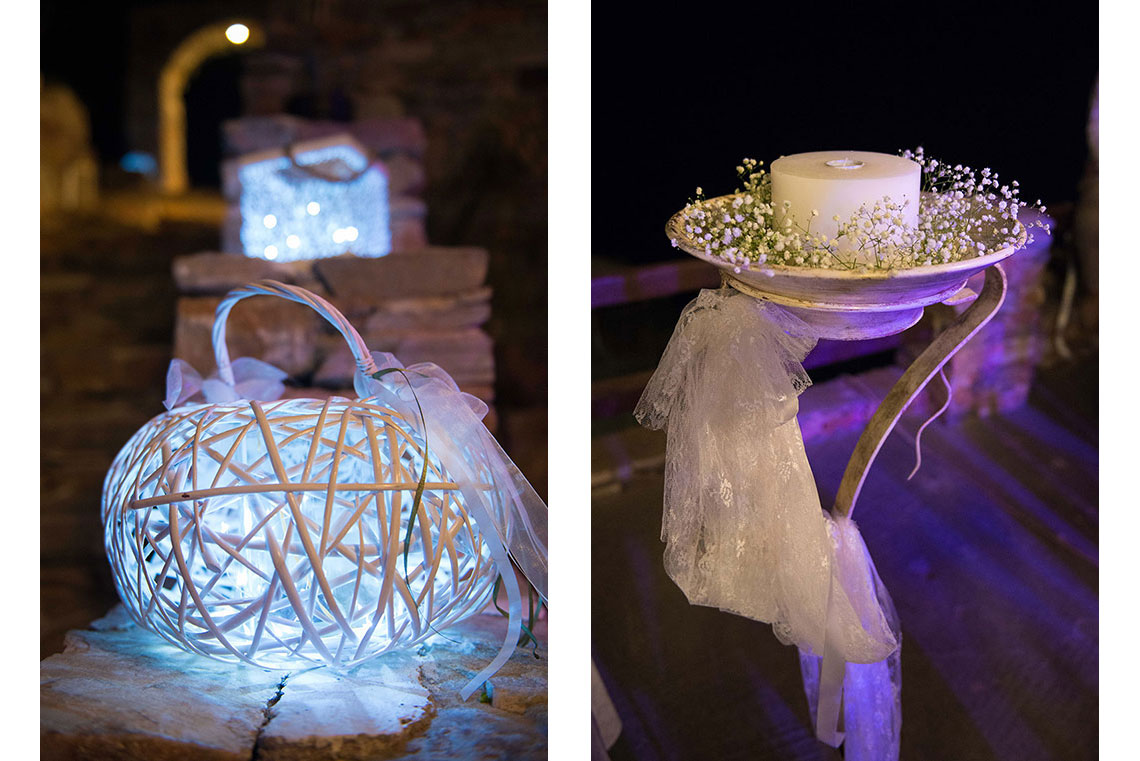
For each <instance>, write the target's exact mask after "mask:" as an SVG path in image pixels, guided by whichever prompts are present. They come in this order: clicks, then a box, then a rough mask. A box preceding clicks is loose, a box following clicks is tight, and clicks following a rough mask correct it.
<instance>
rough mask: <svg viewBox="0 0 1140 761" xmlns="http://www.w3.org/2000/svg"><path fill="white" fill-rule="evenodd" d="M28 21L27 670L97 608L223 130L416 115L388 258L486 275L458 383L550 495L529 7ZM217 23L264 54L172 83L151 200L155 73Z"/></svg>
mask: <svg viewBox="0 0 1140 761" xmlns="http://www.w3.org/2000/svg"><path fill="white" fill-rule="evenodd" d="M41 8H42V11H41V26H42V62H41V144H42V149H41V158H40V161H41V188H42V190H41V218H40V223H41V230H42V234H41V326H40V331H41V415H42V423H41V435H42V448H41V493H42V502H41V526H42V529H41V657H44V656H47V655H49V654H51V653H54V652H59V650H60V649H61V648H62V644H63V635H64V632H65V631H66V630H67V629H70V628H75V627H81V626H85V625H86V624H87V623H88V622H89V621H90V620H92V619H93V618H96V617H97V616H99V615H102V614H103V613H104V612H105V611H106V610H107V608H109V607H110V605H111V604H112V603H113V602H114V601H115V593H114V590H113V587H112V585H111V580H110V574H109V572H108V570H107V568H106V560H105V559H104V557H103V550H102V542H101V530H100V523H99V496H100V491H101V488H102V479H103V475H104V474H105V472H106V469H107V467H108V466H109V465H110V462H111V459H112V458H113V457H114V455H115V453H116V452H117V451H118V449H119V448H120V447H121V446H122V445H123V444H124V443H125V442H126V440H127V438H128V437H129V436H130V435H131V434H132V433H133V432H134V431H135V430H137V429H138V428H139V427H140V426H141V425H142V424H143V423H145V422H146V421H147V420H148V419H150V418H151V417H153V416H154V415H156V414H158V413H160V412H161V411H162V409H163V408H162V397H163V394H164V378H165V371H166V366H167V363H168V362H169V361H170V359H171V357H172V347H173V343H174V332H175V324H176V311H177V304H178V296H179V290H180V287H181V291H182V292H183V293H187V294H189V293H191V292H193V291H194V288H193V287H190V288H188V287H186V281H185V278H183V280H182V281H180V282H179V283H178V284H177V285H176V280H175V277H174V274H173V273H172V268H173V265H174V261H175V259H178V258H181V257H194V256H201V255H203V254H209V253H210V252H219V251H224V250H225V248H224V247H223V245H222V236H221V232H222V229H223V224H224V217H225V212H226V206H227V202H226V200H225V198H224V195H223V187H222V162H223V159H224V157H225V156H226V155H233V154H235V153H237V152H240V151H239V150H238V149H239V148H240V146H236V147H235V146H230V147H229V148H227V144H226V138H227V137H228V138H230V139H231V141H232V140H236V139H238V138H240V135H237V134H236V133H234V132H233V128H232V127H231V131H230V132H229V133H225V135H224V130H225V125H226V124H227V123H228V124H231V125H233V124H235V123H238V124H240V123H246V124H248V123H250V122H249V120H250V119H255V120H256V118H259V117H272V118H273V119H277V120H281V119H285V120H286V121H287V120H288V119H294V120H298V122H299V123H300V122H303V123H314V124H333V125H334V126H336V125H343V126H344V127H345V128H346V131H352V129H351V128H352V127H353V126H354V125H362V124H375V123H384V124H389V125H393V124H411V125H414V126H413V127H411V128H410V129H412V130H413V134H411V135H410V137H409V135H408V134H407V133H405V134H404V137H403V138H402V139H404V140H405V143H404V145H412V146H413V147H414V148H416V151H411V152H410V153H409V155H404V156H399V157H396V156H389V157H388V158H389V159H390V160H393V165H392V166H391V167H390V169H391V170H392V171H393V172H394V173H398V174H399V176H400V178H401V179H400V182H401V183H403V185H402V187H403V188H405V189H409V190H410V192H414V194H415V195H416V196H417V197H418V198H419V199H421V201H420V205H419V206H416V208H415V209H413V210H412V212H413V213H414V214H415V215H416V216H417V219H419V220H420V222H421V227H420V229H421V230H422V232H420V233H419V235H420V236H421V239H418V240H412V241H411V242H410V243H408V244H407V246H406V248H410V249H413V250H419V251H421V252H423V253H426V255H428V256H431V250H432V249H431V248H426V249H425V248H424V246H426V245H427V244H428V243H430V246H431V247H439V248H441V249H443V250H447V251H449V252H450V255H451V257H452V258H454V257H456V256H459V257H460V258H462V257H463V256H464V254H463V253H462V252H464V251H466V252H472V251H477V250H481V251H482V253H481V254H470V253H469V254H467V256H468V258H470V257H471V256H475V257H476V258H478V257H480V256H482V257H484V260H481V261H477V262H475V265H474V266H475V267H476V269H480V268H482V270H483V271H485V272H486V275H485V278H484V280H483V283H482V284H481V285H478V286H477V287H476V285H470V284H468V285H470V287H467V286H465V288H466V292H469V293H475V294H476V295H477V296H479V298H477V299H476V303H475V307H476V311H478V312H479V315H478V316H479V317H480V320H479V321H480V322H482V326H481V330H482V331H483V333H485V335H486V336H487V337H488V339H489V340H487V341H486V343H485V344H480V346H486V347H487V348H488V350H489V349H490V346H493V387H490V383H489V381H490V380H491V378H490V377H488V376H486V374H484V376H482V377H480V378H476V379H475V380H476V381H478V383H476V384H475V385H479V384H480V383H481V384H483V385H485V386H488V387H487V388H486V389H485V395H488V396H492V397H493V399H494V407H495V413H496V417H497V420H496V421H495V423H496V425H497V435H498V437H499V439H500V441H501V442H502V443H503V446H504V448H505V449H506V451H507V452H508V453H509V454H510V455H511V456H512V457H513V458H514V459H515V461H516V462H517V463H518V464H519V466H520V468H521V469H522V470H523V471H524V472H525V473H526V474H527V476H528V477H529V478H530V480H531V482H532V483H533V484H534V486H535V488H536V489H537V491H538V492H539V493H540V494H541V495H542V496H543V497H545V496H546V403H547V401H546V388H547V376H546V351H547V345H546V340H547V339H546V325H547V323H546V266H547V264H546V231H547V225H546V165H547V164H546V133H547V130H546V102H547V87H546V81H547V65H546V38H547V28H546V4H545V2H541V1H534V0H508V1H507V2H496V3H493V4H488V3H480V2H473V1H472V0H439V1H438V2H431V3H424V2H412V1H411V0H374V1H370V2H357V1H353V0H296V1H294V2H208V1H203V2H194V1H189V2H141V1H139V0H134V1H133V2H123V3H104V4H99V5H97V6H95V5H83V4H79V3H65V2H58V1H57V0H48V1H47V2H45V3H43V4H42V6H41ZM231 20H243V21H246V23H250V25H251V26H255V27H256V28H257V29H258V30H259V32H260V33H262V34H263V36H264V39H263V44H260V45H259V46H253V45H252V44H251V45H250V46H249V47H248V48H247V47H243V46H236V45H235V46H233V47H232V48H230V49H226V50H223V51H220V52H218V53H216V54H214V55H212V56H210V57H208V58H206V60H204V61H203V62H201V63H200V65H198V66H197V67H196V68H195V69H194V70H193V71H192V72H189V77H188V79H187V82H186V86H185V90H184V93H183V95H182V100H181V103H182V105H183V106H184V110H185V156H184V161H185V168H186V178H187V182H186V183H185V185H186V186H185V188H184V189H178V191H177V192H169V186H166V187H167V192H164V191H163V187H164V184H163V183H164V178H163V167H162V161H161V159H162V151H161V141H160V135H161V134H162V129H163V128H162V124H161V123H160V122H161V120H160V118H159V114H160V111H159V97H158V92H159V81H160V79H161V78H162V76H163V75H164V71H165V72H168V71H170V69H171V67H172V66H173V64H172V61H171V58H172V55H173V54H174V52H175V51H176V50H177V49H179V47H180V46H183V43H184V42H185V41H186V40H187V39H188V38H190V37H191V35H193V34H194V33H195V32H196V31H198V30H200V29H202V28H204V27H208V26H210V25H214V24H219V23H221V24H225V23H229V22H230V21H231ZM251 42H252V40H251ZM235 120H242V121H241V122H235ZM417 130H418V131H417ZM409 140H410V143H409V142H408V141H409ZM417 151H418V153H417ZM412 154H414V155H412ZM231 263H232V262H231ZM443 264H446V262H442V263H441V265H440V266H442V265H443ZM206 271H209V267H207V268H206ZM183 272H184V273H185V266H184V267H183ZM199 272H201V269H199ZM438 274H439V273H438V272H433V276H438ZM465 277H467V279H470V276H465ZM480 289H482V290H480ZM206 290H208V289H206ZM488 290H489V294H490V295H489V299H490V300H489V306H490V313H489V315H487V314H486V313H485V308H484V307H483V305H484V303H485V302H486V299H487V291H488ZM197 293H198V294H199V297H201V294H202V293H203V290H202V289H199V290H198V291H197ZM398 295H399V294H389V295H388V296H387V298H393V299H395V298H396V297H397V296H398ZM414 295H415V296H417V297H418V296H421V295H422V294H418V293H417V294H414ZM397 300H398V299H397ZM438 306H439V308H440V309H441V310H444V311H446V310H447V309H448V308H450V306H454V305H448V304H441V305H438ZM241 309H242V308H241V307H238V310H237V312H235V316H240V315H239V314H238V313H240V311H241ZM297 309H298V310H302V308H301V307H297ZM254 311H256V310H254ZM357 327H358V328H364V327H365V326H364V325H359V324H358V325H357ZM480 340H482V339H480ZM201 348H204V347H201ZM374 348H378V349H379V348H383V347H374ZM389 350H391V347H389ZM423 358H424V357H419V358H418V359H423ZM426 358H429V359H430V356H429V357H426ZM408 361H415V359H412V360H408ZM440 364H441V365H444V367H445V369H446V363H445V362H443V361H441V362H440ZM203 369H204V370H205V369H206V368H203Z"/></svg>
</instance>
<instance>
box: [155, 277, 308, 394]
mask: <svg viewBox="0 0 1140 761" xmlns="http://www.w3.org/2000/svg"><path fill="white" fill-rule="evenodd" d="M219 301H221V299H220V298H217V297H214V296H194V297H184V298H180V299H178V316H177V323H176V327H175V331H174V356H175V357H178V358H179V359H183V360H186V361H187V362H189V363H190V364H191V365H192V366H193V367H194V369H196V370H197V371H198V372H200V373H202V375H203V376H204V375H207V374H209V373H210V372H213V369H214V348H213V343H212V340H211V332H212V330H213V325H214V311H215V310H216V309H217V306H218V303H219ZM323 322H324V321H323V319H322V318H321V317H320V316H319V315H318V314H317V313H316V312H314V311H312V310H311V309H309V308H308V307H305V306H302V305H300V304H294V303H292V302H288V301H284V300H283V299H275V298H252V299H247V300H245V301H242V302H241V303H240V304H238V305H236V306H235V307H234V309H233V311H232V312H231V313H230V316H229V319H228V321H227V323H226V344H227V346H228V347H229V352H230V358H231V359H236V358H237V357H257V358H258V359H262V360H264V361H266V362H268V363H270V364H272V365H276V366H277V367H279V368H281V369H282V370H284V371H285V372H286V373H289V374H290V375H305V374H308V373H311V372H312V371H313V370H314V369H315V367H316V363H317V353H316V347H317V339H318V336H319V335H320V331H321V327H320V326H321V323H323Z"/></svg>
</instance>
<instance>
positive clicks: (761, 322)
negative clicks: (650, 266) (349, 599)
mask: <svg viewBox="0 0 1140 761" xmlns="http://www.w3.org/2000/svg"><path fill="white" fill-rule="evenodd" d="M815 343H816V338H815V337H814V336H813V335H812V334H811V332H810V329H809V328H808V327H807V326H806V325H805V324H804V323H803V322H802V321H800V320H799V319H797V318H796V317H795V316H793V315H791V314H790V313H788V312H787V311H786V310H784V309H782V308H780V307H779V306H777V305H775V304H772V303H770V302H765V301H761V300H758V299H754V298H752V297H750V296H746V295H744V294H741V293H738V292H737V291H735V290H732V289H731V288H727V287H726V288H721V289H718V290H705V291H702V292H701V293H700V295H699V296H698V297H697V299H696V300H694V301H693V302H692V303H691V304H689V306H688V307H686V309H685V310H684V312H683V313H682V314H681V318H680V320H679V321H678V324H677V328H676V330H675V331H674V333H673V337H672V338H671V339H670V341H669V345H668V347H667V348H666V350H665V354H664V355H663V357H662V359H661V362H660V364H659V365H658V368H657V371H656V373H654V375H653V377H652V379H651V380H650V382H649V384H648V386H647V387H646V389H645V391H644V393H643V394H642V397H641V400H640V402H639V403H638V405H637V409H636V412H635V415H636V416H637V419H638V420H639V421H640V422H641V423H642V424H643V425H646V426H648V427H650V428H664V429H665V431H666V434H667V437H668V443H667V453H666V468H665V501H664V502H665V505H664V515H663V519H662V526H661V538H662V540H663V541H664V542H665V543H666V550H665V570H666V572H667V573H668V574H669V576H670V578H672V579H673V581H674V582H675V583H676V584H677V586H678V587H680V588H681V590H682V591H683V592H684V593H685V595H686V597H687V598H688V599H689V602H690V603H692V604H694V605H708V606H711V607H716V608H719V609H721V610H724V611H727V612H730V613H735V614H738V615H742V616H746V617H748V618H752V619H755V620H757V621H763V622H766V623H770V624H771V625H772V629H773V631H774V632H775V634H776V636H777V638H779V640H780V641H781V642H783V643H785V644H795V645H796V646H797V647H798V648H800V650H801V651H802V652H803V653H805V657H808V658H821V657H824V656H825V655H826V654H830V655H831V657H832V659H835V658H840V659H842V662H846V663H848V664H877V663H879V662H883V661H884V659H886V658H887V657H888V656H889V655H891V654H892V653H895V654H896V656H895V657H896V658H897V652H898V646H899V638H898V635H897V632H898V627H897V624H895V623H893V622H892V619H891V618H890V617H889V616H888V614H887V611H886V610H884V606H883V605H882V604H881V602H880V594H879V592H880V590H881V594H882V597H883V598H885V599H886V600H887V603H888V606H887V607H889V598H886V590H885V588H883V587H882V584H881V582H879V581H878V576H877V575H876V574H875V571H874V566H873V565H872V564H871V562H870V557H869V555H867V554H866V550H865V547H864V546H863V544H862V539H861V538H860V537H859V533H858V529H857V528H856V527H855V524H854V523H853V522H851V521H849V520H846V519H841V520H840V521H835V520H833V519H832V518H831V517H830V515H829V514H827V513H826V512H824V511H823V510H822V508H821V506H820V503H819V495H818V493H817V491H816V486H815V481H814V479H813V477H812V472H811V467H810V465H809V464H808V461H807V456H806V453H805V452H804V446H803V440H802V438H801V435H800V428H799V423H798V421H797V420H796V413H797V412H798V410H799V400H798V396H799V394H800V393H801V392H802V391H803V390H804V389H805V388H807V387H808V386H809V385H810V384H811V381H810V379H809V378H808V376H807V373H806V372H805V371H804V369H803V366H802V364H801V362H802V361H803V359H804V357H806V356H807V353H808V352H809V351H810V350H811V349H812V347H814V346H815ZM892 614H893V611H892ZM832 662H834V660H833V661H832ZM848 668H849V671H848V673H849V674H851V675H854V674H855V673H856V671H855V670H850V669H851V667H850V666H849V667H848ZM856 681H858V678H855V677H853V681H851V683H850V685H848V686H849V688H852V689H853V688H854V686H855V684H856ZM866 681H867V680H862V681H859V684H863V683H864V682H866ZM808 686H809V687H810V685H808ZM826 686H827V685H826V684H825V689H826ZM817 692H818V688H817ZM834 697H835V698H836V700H837V696H834ZM836 705H838V703H837V702H836ZM846 705H847V707H848V708H849V709H850V707H851V705H852V701H851V699H850V696H849V698H848V700H847V703H846ZM812 711H813V715H814V714H815V712H816V707H815V706H814V705H813V706H812ZM852 723H853V719H852V718H848V719H847V721H846V724H847V726H848V727H850V726H851V725H852ZM854 723H856V724H857V723H858V720H857V719H855V720H854ZM864 723H865V722H864ZM849 731H850V730H849ZM819 734H820V737H821V739H825V740H829V741H834V739H835V738H834V737H825V735H826V734H832V733H828V732H826V731H824V730H823V729H822V728H821V730H820V731H819ZM896 746H897V743H896Z"/></svg>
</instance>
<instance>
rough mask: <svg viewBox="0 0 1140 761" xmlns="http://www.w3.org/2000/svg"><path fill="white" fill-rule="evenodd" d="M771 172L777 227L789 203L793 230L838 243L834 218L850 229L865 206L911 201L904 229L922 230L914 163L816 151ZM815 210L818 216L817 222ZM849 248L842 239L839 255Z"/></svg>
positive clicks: (785, 160) (776, 164) (779, 162)
mask: <svg viewBox="0 0 1140 761" xmlns="http://www.w3.org/2000/svg"><path fill="white" fill-rule="evenodd" d="M770 171H771V175H772V203H773V206H774V207H775V212H776V213H775V218H776V221H777V223H782V221H783V218H784V210H783V209H784V202H785V201H789V202H790V203H791V206H790V208H789V209H788V212H787V213H788V214H790V215H791V217H792V220H793V228H794V229H799V230H803V229H810V230H811V232H812V233H813V234H814V233H822V234H825V235H827V236H828V237H834V236H835V232H836V222H835V221H834V219H833V218H834V217H835V215H837V214H838V215H839V219H840V221H841V222H843V223H846V222H848V221H849V220H850V219H851V216H852V215H853V214H855V212H857V211H858V210H859V207H860V206H863V205H866V207H867V208H868V209H870V208H872V207H873V206H874V205H875V203H876V202H877V201H880V200H882V198H883V197H884V196H889V197H890V199H891V201H892V202H893V203H897V204H899V205H902V204H903V203H905V202H906V201H910V203H909V204H908V205H907V206H906V207H904V208H903V211H902V217H903V224H904V225H905V226H907V227H911V228H913V227H915V226H916V225H917V224H918V204H919V183H920V180H921V176H922V167H920V166H919V165H918V164H917V163H916V162H914V161H911V160H910V159H904V158H903V157H901V156H891V155H890V154H886V153H872V152H869V151H815V152H812V153H797V154H795V155H792V156H783V157H781V158H778V159H776V160H775V161H773V162H772V166H771V167H770ZM813 210H815V211H817V212H818V215H817V216H815V217H813V216H812V211H813ZM809 224H810V228H809ZM850 246H851V244H850V243H849V242H848V241H845V240H844V239H840V242H839V247H840V249H844V248H849V247H850Z"/></svg>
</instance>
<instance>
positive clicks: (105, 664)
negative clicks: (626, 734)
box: [40, 606, 547, 761]
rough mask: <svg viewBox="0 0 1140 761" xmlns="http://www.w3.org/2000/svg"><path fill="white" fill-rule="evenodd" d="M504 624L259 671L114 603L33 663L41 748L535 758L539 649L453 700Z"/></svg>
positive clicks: (485, 622)
mask: <svg viewBox="0 0 1140 761" xmlns="http://www.w3.org/2000/svg"><path fill="white" fill-rule="evenodd" d="M505 627H506V619H505V618H502V617H501V616H499V615H497V614H494V615H479V616H475V617H473V618H471V619H468V620H467V621H465V622H463V623H461V624H459V625H457V626H454V627H450V628H448V629H447V630H446V631H444V632H443V633H442V635H440V636H437V637H435V638H433V639H432V640H430V641H429V643H426V644H424V645H422V646H420V647H419V648H417V649H415V650H413V651H405V652H393V653H388V654H386V655H383V656H380V657H378V658H376V659H374V660H372V661H370V662H368V663H366V664H364V665H362V666H359V667H357V668H355V669H353V670H351V671H350V672H348V673H347V674H337V673H335V672H333V671H332V670H330V669H327V668H317V669H309V670H303V669H299V670H296V671H290V672H286V671H265V670H262V669H257V668H253V667H249V666H237V665H230V664H225V663H219V662H217V661H213V660H210V659H208V658H204V657H202V656H197V655H193V654H190V653H186V652H183V651H182V650H180V649H177V648H175V647H174V646H172V645H169V644H167V643H166V642H165V641H163V640H161V639H160V638H158V637H157V636H155V635H154V634H151V633H150V632H148V631H146V630H143V629H140V628H138V627H136V626H134V625H133V624H131V623H130V621H129V620H128V619H127V617H126V615H125V613H124V612H123V610H122V608H121V606H120V607H116V608H115V609H114V610H112V612H111V614H109V615H108V616H107V617H106V618H103V619H100V620H99V621H96V622H94V623H93V624H92V628H91V629H89V630H77V631H72V632H69V633H68V635H67V641H66V648H65V650H64V652H63V653H61V654H59V655H53V656H51V657H50V658H47V659H46V660H44V661H43V662H42V663H41V665H40V752H41V758H43V759H45V761H52V760H53V759H68V760H69V761H71V760H82V759H100V760H102V759H124V760H125V759H140V760H143V759H145V760H147V761H153V760H155V759H160V760H162V761H176V760H181V759H187V760H189V759H194V761H199V760H200V759H218V760H219V761H221V760H223V759H224V760H226V761H230V760H231V759H232V760H233V761H239V760H240V761H248V760H249V759H251V758H253V759H257V760H258V761H301V760H306V761H308V760H311V759H333V758H335V759H373V760H376V761H379V760H380V759H439V758H488V759H494V758H502V759H545V758H546V726H547V713H546V652H545V650H540V651H539V658H537V659H536V658H535V657H534V656H533V655H532V652H531V650H529V649H526V648H519V649H518V650H517V651H516V652H515V653H514V655H513V656H512V657H511V659H510V660H509V661H508V662H507V664H506V665H505V666H503V668H502V669H501V670H500V671H499V672H498V673H497V674H496V675H495V676H494V677H492V679H491V681H490V684H491V689H490V690H489V691H485V692H484V694H482V695H481V696H480V694H479V693H477V694H476V695H474V696H472V697H471V699H470V700H468V701H467V702H460V700H459V696H458V691H459V689H460V688H461V687H462V686H463V685H464V684H465V683H466V680H468V679H470V678H471V677H472V676H473V675H474V674H475V673H477V672H478V670H479V669H481V668H482V667H483V666H484V665H486V663H487V662H489V661H490V660H491V659H492V658H493V657H494V654H495V653H496V652H497V650H498V647H499V644H500V642H501V641H502V636H503V632H504V631H505ZM545 629H546V625H545V622H539V623H538V625H537V629H536V635H537V636H538V637H539V639H540V641H542V642H545V641H546V638H545Z"/></svg>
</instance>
